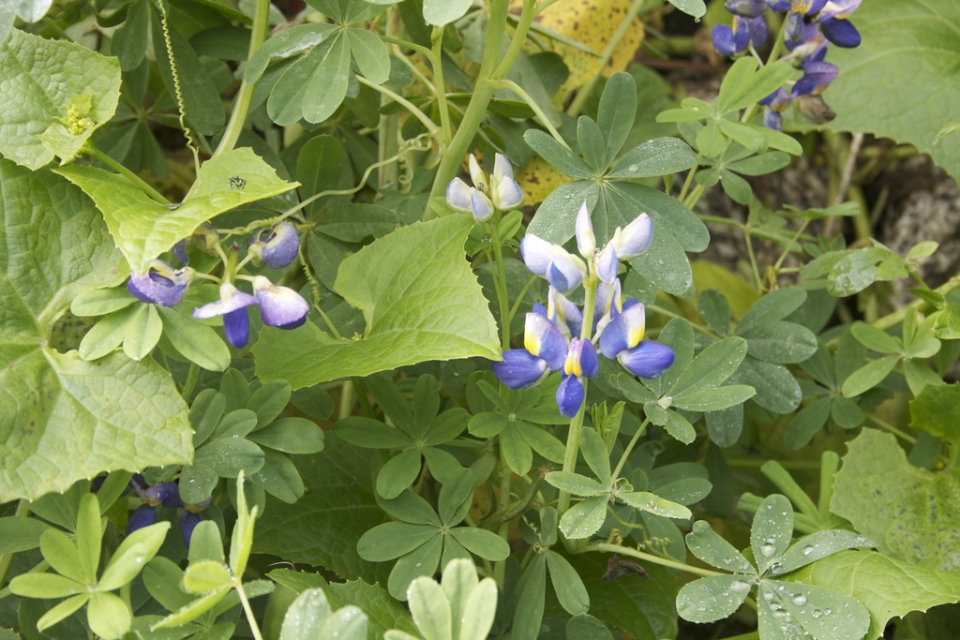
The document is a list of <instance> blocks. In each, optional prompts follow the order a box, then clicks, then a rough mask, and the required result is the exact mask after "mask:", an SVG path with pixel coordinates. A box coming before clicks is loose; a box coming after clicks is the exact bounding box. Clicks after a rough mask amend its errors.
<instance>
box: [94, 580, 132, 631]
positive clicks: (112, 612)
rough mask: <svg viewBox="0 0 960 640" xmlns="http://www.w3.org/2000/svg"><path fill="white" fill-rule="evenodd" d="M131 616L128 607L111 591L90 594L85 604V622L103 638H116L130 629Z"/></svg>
mask: <svg viewBox="0 0 960 640" xmlns="http://www.w3.org/2000/svg"><path fill="white" fill-rule="evenodd" d="M132 621H133V616H132V615H131V614H130V607H128V606H127V604H126V603H125V602H124V601H123V600H121V599H120V598H119V597H118V596H115V595H114V594H112V593H104V592H102V591H101V592H97V593H94V594H91V596H90V603H89V604H88V605H87V622H89V623H90V630H91V631H93V632H94V633H95V634H97V635H98V636H99V637H101V638H103V640H118V638H120V637H122V636H123V634H125V633H126V632H127V630H128V629H130V623H131V622H132Z"/></svg>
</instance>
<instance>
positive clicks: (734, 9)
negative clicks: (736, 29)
mask: <svg viewBox="0 0 960 640" xmlns="http://www.w3.org/2000/svg"><path fill="white" fill-rule="evenodd" d="M723 6H724V8H725V9H726V10H727V11H729V12H730V13H732V14H734V15H736V16H741V17H744V18H756V17H757V16H759V15H762V14H763V12H764V11H766V10H767V3H766V2H764V1H763V0H726V1H725V2H724V3H723Z"/></svg>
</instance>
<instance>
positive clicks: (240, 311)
mask: <svg viewBox="0 0 960 640" xmlns="http://www.w3.org/2000/svg"><path fill="white" fill-rule="evenodd" d="M254 304H257V299H256V298H254V297H253V296H252V295H250V294H249V293H244V292H243V291H240V290H238V289H237V288H236V287H235V286H233V284H231V283H229V282H224V283H223V284H221V285H220V299H219V300H217V301H216V302H210V303H208V304H205V305H203V306H202V307H200V308H199V309H194V310H193V317H194V318H196V319H198V320H206V319H209V318H214V317H216V316H223V332H224V334H226V336H227V342H229V343H230V344H231V345H233V346H234V347H236V348H237V349H241V348H243V347H245V346H247V342H248V341H249V340H250V317H249V316H248V315H247V307H249V306H250V305H254Z"/></svg>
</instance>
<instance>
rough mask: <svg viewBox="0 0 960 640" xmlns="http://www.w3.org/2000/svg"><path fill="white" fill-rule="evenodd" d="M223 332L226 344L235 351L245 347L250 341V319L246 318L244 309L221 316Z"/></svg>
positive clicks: (245, 309)
mask: <svg viewBox="0 0 960 640" xmlns="http://www.w3.org/2000/svg"><path fill="white" fill-rule="evenodd" d="M223 332H224V334H226V336H227V342H229V343H230V344H232V345H233V346H234V347H236V348H237V349H242V348H243V347H245V346H247V342H249V340H250V318H249V316H247V308H246V307H243V308H241V309H237V310H236V311H231V312H230V313H225V314H223Z"/></svg>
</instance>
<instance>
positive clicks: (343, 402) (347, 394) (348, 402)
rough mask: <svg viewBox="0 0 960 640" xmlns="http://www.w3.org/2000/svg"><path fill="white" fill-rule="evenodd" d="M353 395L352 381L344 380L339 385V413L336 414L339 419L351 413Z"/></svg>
mask: <svg viewBox="0 0 960 640" xmlns="http://www.w3.org/2000/svg"><path fill="white" fill-rule="evenodd" d="M354 395H355V394H354V392H353V383H352V382H350V381H349V380H344V381H343V384H342V385H341V386H340V413H339V414H338V418H339V419H340V420H343V419H344V418H347V417H349V416H351V415H353V401H354V400H355V398H354Z"/></svg>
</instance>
